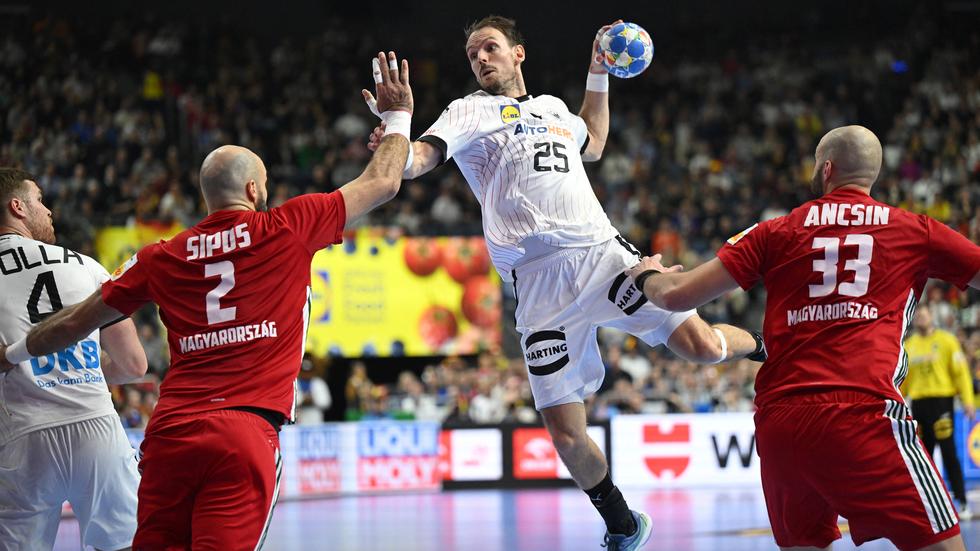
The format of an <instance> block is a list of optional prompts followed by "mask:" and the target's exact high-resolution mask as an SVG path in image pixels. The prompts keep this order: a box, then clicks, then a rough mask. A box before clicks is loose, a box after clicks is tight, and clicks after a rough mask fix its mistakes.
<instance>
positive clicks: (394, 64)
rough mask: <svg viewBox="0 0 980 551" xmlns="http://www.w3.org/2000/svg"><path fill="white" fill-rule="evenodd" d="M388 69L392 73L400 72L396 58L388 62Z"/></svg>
mask: <svg viewBox="0 0 980 551" xmlns="http://www.w3.org/2000/svg"><path fill="white" fill-rule="evenodd" d="M388 69H390V70H392V71H397V70H398V62H397V61H395V58H391V59H389V60H388Z"/></svg>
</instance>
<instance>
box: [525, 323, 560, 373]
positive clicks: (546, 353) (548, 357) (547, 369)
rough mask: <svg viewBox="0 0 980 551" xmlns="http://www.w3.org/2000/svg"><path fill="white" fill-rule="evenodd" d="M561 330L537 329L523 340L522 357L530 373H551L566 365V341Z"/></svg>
mask: <svg viewBox="0 0 980 551" xmlns="http://www.w3.org/2000/svg"><path fill="white" fill-rule="evenodd" d="M560 329H561V331H553V330H551V331H538V332H537V333H531V334H530V335H528V337H527V339H525V340H524V359H525V360H526V361H527V369H528V371H530V372H531V375H537V376H538V377H543V376H545V375H551V374H552V373H554V372H556V371H558V370H559V369H561V368H563V367H565V366H566V365H568V361H569V359H568V342H567V340H566V338H565V333H564V329H565V328H564V327H561V328H560Z"/></svg>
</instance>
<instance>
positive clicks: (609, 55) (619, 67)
mask: <svg viewBox="0 0 980 551" xmlns="http://www.w3.org/2000/svg"><path fill="white" fill-rule="evenodd" d="M599 50H600V53H601V54H602V64H603V65H604V66H605V67H606V69H607V70H608V71H609V74H611V75H612V76H614V77H619V78H633V77H635V76H636V75H638V74H640V73H642V72H643V71H644V70H646V68H647V67H649V66H650V61H652V60H653V40H650V34H649V33H647V32H646V31H645V30H643V27H641V26H639V25H637V24H636V23H617V24H616V25H613V26H612V27H611V28H610V29H609V30H608V31H606V32H605V33H603V35H602V37H600V38H599Z"/></svg>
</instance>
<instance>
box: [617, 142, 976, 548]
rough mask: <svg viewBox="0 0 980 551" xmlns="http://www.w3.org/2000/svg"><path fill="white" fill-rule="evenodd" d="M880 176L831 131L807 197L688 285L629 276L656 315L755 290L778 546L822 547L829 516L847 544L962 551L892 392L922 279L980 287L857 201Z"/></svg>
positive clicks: (918, 226) (902, 220)
mask: <svg viewBox="0 0 980 551" xmlns="http://www.w3.org/2000/svg"><path fill="white" fill-rule="evenodd" d="M880 167H881V144H880V143H879V142H878V138H877V137H875V135H874V134H873V133H872V132H871V131H870V130H868V129H866V128H863V127H860V126H847V127H843V128H837V129H835V130H832V131H831V132H829V133H827V135H826V136H824V137H823V139H822V140H820V143H819V144H818V145H817V150H816V169H815V174H814V181H813V183H814V185H815V188H816V190H817V191H819V192H821V193H822V194H823V196H822V197H821V198H819V199H816V200H814V201H810V202H808V203H805V204H804V205H802V206H801V207H799V208H797V209H795V210H793V211H792V212H791V213H789V214H788V215H786V216H782V217H779V218H776V219H773V220H768V221H766V222H761V223H759V224H756V225H754V226H752V227H750V228H748V229H747V230H745V231H743V232H742V233H740V234H738V235H736V236H734V237H732V238H731V239H729V240H728V242H727V244H726V245H724V246H723V247H722V249H721V250H720V251H719V252H718V257H717V258H716V259H714V260H712V261H710V262H707V263H705V264H703V265H702V266H699V267H698V268H695V269H694V270H692V271H690V272H688V273H683V272H679V267H673V268H669V269H668V268H664V267H663V266H662V265H661V264H660V262H659V258H658V257H657V256H654V257H652V258H647V259H644V260H643V262H641V263H640V264H639V265H637V266H636V267H634V268H632V269H631V270H630V271H629V273H630V275H632V276H633V277H634V278H635V280H636V284H637V287H641V288H642V289H643V292H644V294H645V295H646V296H647V298H649V299H650V300H651V301H652V302H653V303H654V304H656V305H658V306H661V307H663V308H666V309H668V310H686V309H689V308H696V307H698V306H701V305H702V304H704V303H705V302H708V301H710V300H713V299H715V298H717V297H718V296H720V295H722V294H723V293H726V292H728V291H730V290H733V289H735V288H736V287H739V286H740V287H742V288H743V289H748V288H750V287H752V286H753V285H755V284H756V283H757V282H758V281H760V280H761V281H762V282H763V283H764V284H765V286H766V291H767V293H768V294H767V301H766V318H765V326H764V337H765V339H764V340H765V342H766V343H767V346H768V348H769V350H768V352H769V359H768V360H767V361H766V362H765V364H764V365H763V366H762V369H761V370H760V371H759V375H758V378H757V379H756V392H757V395H756V406H757V412H756V415H755V423H756V438H757V442H758V453H759V458H760V460H761V467H762V488H763V491H764V493H765V496H766V505H767V507H768V509H769V519H770V521H771V523H772V529H773V533H774V535H775V538H776V543H777V544H778V545H779V546H780V547H794V548H801V549H802V548H810V549H822V548H829V547H830V545H831V543H832V542H833V541H834V540H836V539H838V538H840V532H839V531H838V529H837V516H838V515H841V516H843V517H845V518H847V519H848V521H849V522H850V530H851V535H852V537H853V539H854V543H855V544H857V545H860V544H861V543H863V542H865V541H869V540H873V539H876V538H880V537H884V538H888V539H889V540H891V541H892V543H894V544H895V545H896V546H898V548H899V549H902V550H912V549H928V550H940V549H943V550H955V549H960V550H961V549H964V547H963V540H962V538H961V537H960V535H959V533H960V530H959V525H958V519H957V516H956V511H955V510H954V509H953V506H952V504H951V502H950V499H949V495H948V494H947V492H946V489H945V488H944V486H943V482H942V478H941V477H940V476H939V474H938V473H937V471H936V468H935V466H934V465H933V463H932V460H931V458H930V457H929V456H928V454H926V453H925V451H924V448H923V446H922V444H921V442H920V441H919V440H918V439H917V438H916V435H915V434H916V432H915V429H916V424H915V422H914V421H913V420H912V417H911V415H910V413H909V410H908V408H907V407H906V405H905V402H904V400H903V398H902V395H901V393H900V392H899V390H898V387H899V385H900V384H901V382H902V380H903V379H904V377H905V374H906V372H907V368H908V358H907V357H906V354H905V350H904V349H903V346H902V340H903V337H904V335H905V334H906V333H907V331H908V330H909V326H910V324H911V322H912V313H913V311H914V310H915V305H916V301H917V299H918V297H919V295H920V294H921V292H922V289H923V287H924V286H925V283H926V280H927V279H928V278H938V279H943V280H946V281H949V282H951V283H953V284H955V285H957V286H958V287H960V288H965V287H966V286H967V285H970V286H972V287H974V288H980V273H978V271H980V247H977V246H976V245H975V244H973V243H971V242H970V241H969V240H967V239H966V238H965V237H963V236H962V235H960V234H958V233H956V232H954V231H953V230H951V229H949V228H948V227H946V226H944V225H943V224H940V223H939V222H936V221H935V220H933V219H931V218H929V217H927V216H922V215H916V214H911V213H909V212H906V211H903V210H901V209H897V208H895V207H892V206H889V205H886V204H883V203H880V202H878V201H875V200H874V199H872V198H871V197H870V195H869V193H870V190H871V186H872V184H873V183H874V181H875V179H876V178H877V176H878V171H879V169H880ZM675 272H676V273H675Z"/></svg>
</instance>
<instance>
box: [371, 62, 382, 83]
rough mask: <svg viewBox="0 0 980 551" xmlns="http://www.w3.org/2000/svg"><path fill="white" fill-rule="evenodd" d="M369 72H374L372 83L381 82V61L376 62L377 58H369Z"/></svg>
mask: <svg viewBox="0 0 980 551" xmlns="http://www.w3.org/2000/svg"><path fill="white" fill-rule="evenodd" d="M371 72H372V73H374V83H375V84H381V82H382V79H381V63H379V62H378V59H377V58H374V59H372V60H371Z"/></svg>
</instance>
